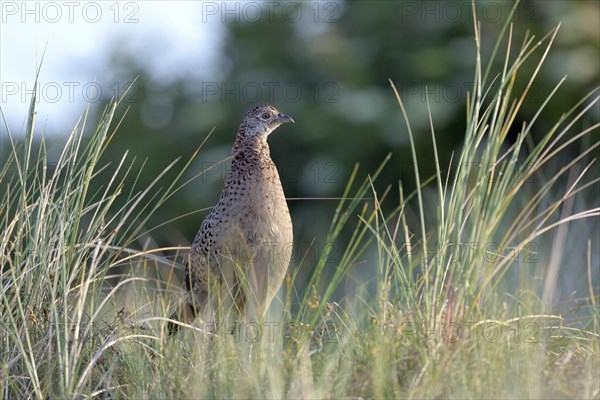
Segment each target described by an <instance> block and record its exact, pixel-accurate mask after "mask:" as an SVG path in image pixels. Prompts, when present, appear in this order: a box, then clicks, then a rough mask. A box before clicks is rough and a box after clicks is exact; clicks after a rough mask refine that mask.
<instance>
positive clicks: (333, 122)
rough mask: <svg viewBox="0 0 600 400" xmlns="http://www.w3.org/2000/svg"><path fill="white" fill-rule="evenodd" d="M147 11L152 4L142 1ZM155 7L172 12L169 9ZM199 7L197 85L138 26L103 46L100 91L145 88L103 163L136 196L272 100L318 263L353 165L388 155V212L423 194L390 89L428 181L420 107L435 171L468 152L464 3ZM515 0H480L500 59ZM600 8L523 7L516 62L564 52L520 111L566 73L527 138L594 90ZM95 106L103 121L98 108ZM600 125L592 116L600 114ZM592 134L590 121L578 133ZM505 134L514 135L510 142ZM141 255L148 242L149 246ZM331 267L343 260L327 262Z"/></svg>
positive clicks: (189, 234) (188, 207)
mask: <svg viewBox="0 0 600 400" xmlns="http://www.w3.org/2000/svg"><path fill="white" fill-rule="evenodd" d="M139 4H140V5H141V6H143V5H144V2H140V3H139ZM159 4H160V6H161V7H170V5H169V3H168V2H159ZM194 4H195V5H196V6H197V7H198V8H201V13H200V15H202V20H199V21H197V23H198V24H202V23H207V21H205V20H204V19H205V18H206V19H207V20H210V21H212V23H213V24H212V26H214V27H215V31H214V35H215V37H214V39H215V40H214V50H215V52H216V53H217V54H218V57H217V58H216V59H215V63H216V64H217V65H213V66H212V68H211V69H210V71H209V70H206V71H205V70H203V66H202V65H199V66H198V70H197V73H192V74H190V76H181V74H178V73H176V71H173V74H172V78H171V79H164V74H163V75H162V77H161V76H157V75H156V74H154V73H153V72H152V71H153V67H154V66H153V65H152V64H151V61H149V59H148V58H147V57H144V55H143V54H140V53H138V52H134V51H132V50H131V48H130V47H129V46H127V43H128V41H129V40H130V39H131V38H132V37H135V36H136V35H137V34H138V33H139V30H144V29H148V27H146V26H145V25H144V24H143V23H140V24H134V25H132V26H131V27H129V28H128V29H127V30H126V31H124V34H123V35H124V36H123V37H122V38H120V39H118V40H115V41H114V42H113V43H112V46H111V47H110V48H109V51H110V57H108V58H107V60H108V61H107V62H106V64H105V65H95V66H94V68H95V69H96V70H97V71H98V73H97V80H98V82H99V83H100V85H101V86H103V87H112V85H114V84H115V83H118V85H119V87H120V88H123V87H125V86H126V85H127V84H128V83H130V82H132V81H133V80H134V79H136V77H137V79H136V80H135V83H134V84H133V87H132V90H131V92H129V93H128V94H127V95H126V96H125V98H124V99H123V103H124V107H121V108H120V109H119V113H120V114H121V115H123V114H125V111H126V116H125V117H124V119H123V121H122V123H121V124H120V127H119V129H118V133H117V135H116V136H115V137H114V139H113V141H112V142H111V146H110V148H109V153H107V156H106V157H105V161H107V162H110V161H112V162H113V163H114V162H115V161H116V160H119V159H120V158H121V156H122V154H123V153H124V151H126V150H127V151H128V152H129V154H130V155H131V156H132V157H135V161H133V165H132V169H133V171H134V172H137V171H139V170H141V169H142V166H143V171H142V172H143V173H142V174H141V176H140V180H139V181H138V182H137V184H136V187H138V188H140V189H141V188H144V187H145V186H146V185H147V184H148V183H149V182H150V181H151V180H152V179H153V178H154V177H155V176H157V175H158V174H159V173H160V172H161V171H163V169H164V168H165V167H166V166H167V165H168V164H169V163H170V162H172V161H173V160H174V159H176V158H177V157H181V158H182V161H181V162H180V164H179V165H181V166H182V165H183V163H184V161H185V160H187V159H188V158H189V157H191V155H192V154H193V152H194V151H195V149H196V148H197V147H198V146H199V145H200V144H201V143H202V142H203V140H204V139H205V138H206V137H207V135H208V134H209V132H210V131H211V130H212V129H213V128H214V132H213V134H212V135H211V136H210V138H209V139H208V140H207V141H206V143H205V144H204V146H203V148H202V149H201V151H200V153H199V155H198V156H197V157H196V158H195V160H194V162H193V164H192V165H191V167H190V168H189V170H188V171H187V172H186V174H185V179H189V178H191V177H193V176H195V175H197V174H198V173H200V172H201V171H203V170H205V169H206V168H208V167H210V166H213V165H214V164H215V163H217V162H219V161H221V160H223V159H224V158H226V157H228V156H229V152H230V148H231V145H232V143H233V141H234V138H235V134H236V130H237V127H238V125H239V122H240V119H241V117H242V115H243V113H244V112H245V111H246V110H247V109H248V108H249V107H251V106H254V105H257V104H263V103H269V104H273V105H274V106H276V107H277V108H279V109H280V110H281V111H282V112H285V113H287V114H290V115H292V116H293V117H294V119H295V120H296V124H295V125H289V126H284V127H282V128H280V129H279V130H278V131H276V132H275V134H274V135H272V136H271V137H270V139H269V141H270V145H271V154H272V158H273V159H274V161H275V163H276V165H277V166H278V169H279V171H280V175H281V178H282V183H283V186H284V190H285V192H286V195H287V197H289V198H290V200H289V207H290V211H291V214H292V219H293V221H294V230H295V236H296V243H295V246H296V249H297V253H296V254H297V255H301V254H302V253H304V252H305V251H307V249H308V248H309V247H310V244H311V243H312V242H313V241H314V244H313V248H312V250H311V251H310V254H311V255H315V257H316V256H318V254H319V252H320V251H321V250H322V247H323V246H324V243H323V238H324V235H325V233H326V230H327V228H328V227H329V223H330V221H331V218H332V216H333V211H334V209H335V206H336V205H337V203H338V200H337V198H339V197H340V196H341V195H342V193H343V189H344V186H345V184H346V182H347V180H348V178H349V176H350V173H351V171H352V169H353V167H354V165H355V164H356V163H359V164H360V173H359V176H360V177H361V178H362V177H365V176H366V174H367V173H370V172H373V171H374V170H375V169H376V168H377V166H378V165H379V164H380V163H381V162H382V161H383V159H384V158H385V156H386V155H387V154H388V153H392V158H391V160H390V162H389V163H388V165H387V167H386V168H385V170H384V171H383V173H382V175H381V177H380V178H379V179H378V181H377V182H376V184H375V186H376V188H377V189H378V190H380V191H383V190H384V189H385V188H386V187H387V186H388V185H392V189H391V192H390V195H389V198H388V200H386V203H385V204H386V205H389V206H388V207H390V208H393V206H394V205H397V204H398V202H397V200H398V192H399V191H398V185H399V183H400V182H402V185H403V188H404V192H405V193H409V192H411V191H412V190H414V188H415V184H414V175H413V174H414V167H413V166H412V159H411V156H410V149H409V146H408V134H407V130H406V126H405V124H404V122H403V119H402V115H401V113H400V109H399V107H398V104H397V102H396V99H395V97H394V95H393V92H392V90H391V88H390V85H389V82H388V79H392V80H393V81H394V82H395V84H396V86H397V88H398V89H399V91H400V94H401V95H402V96H403V99H404V101H405V102H406V107H407V110H408V113H409V118H410V120H411V123H412V128H413V131H414V134H415V137H416V146H417V152H418V155H419V167H420V170H421V174H422V177H423V178H426V177H429V176H431V175H432V174H433V173H434V171H435V165H434V160H433V151H432V143H431V134H430V129H429V119H428V114H427V103H426V95H428V96H429V101H430V105H431V110H432V115H433V123H434V126H435V132H436V137H437V143H438V147H439V152H440V162H441V169H442V171H444V172H446V171H447V170H448V165H449V162H450V158H451V157H452V153H453V152H454V153H455V154H456V152H458V151H459V150H460V146H461V142H462V138H463V134H464V130H465V113H466V107H465V104H466V98H467V92H468V91H469V90H470V89H471V86H472V82H473V76H474V68H475V41H474V34H473V16H472V12H471V11H472V10H471V4H470V2H469V1H439V2H438V1H425V2H418V1H308V2H301V3H296V2H266V3H261V2H226V3H224V2H197V3H194ZM512 4H513V3H512V2H508V1H481V2H477V5H476V7H475V9H476V10H477V14H478V19H479V20H480V21H481V28H482V37H483V43H482V48H483V54H484V57H487V56H489V55H490V54H491V52H492V49H493V45H494V43H495V40H496V37H497V36H498V34H499V32H500V30H501V28H502V25H503V23H504V21H505V19H506V17H507V16H508V12H509V10H510V7H512ZM599 4H600V3H599V2H598V1H594V0H587V1H566V0H564V1H563V0H552V1H523V2H521V4H520V6H519V8H518V9H517V11H516V13H515V16H514V17H513V21H514V32H513V46H512V49H511V51H512V52H517V51H518V49H519V47H520V45H521V43H522V40H523V38H524V37H525V34H526V32H527V31H529V33H530V34H533V35H535V37H536V38H541V37H543V36H544V35H545V34H547V33H548V32H549V31H550V30H551V29H553V28H554V27H555V26H556V25H557V24H558V23H560V22H562V27H561V29H560V31H559V33H558V36H557V39H556V43H555V45H554V48H553V50H552V52H551V53H550V55H549V56H548V60H547V63H546V64H545V66H544V67H543V68H542V70H541V71H540V75H539V78H538V80H537V83H536V85H535V86H534V88H533V90H532V91H531V93H530V95H529V97H528V98H527V100H526V104H525V106H524V108H523V109H524V112H523V113H522V114H521V115H519V118H520V120H522V121H526V120H528V119H530V118H531V117H532V116H533V114H534V113H535V112H536V111H537V110H538V108H539V106H540V104H541V103H542V102H543V101H544V100H545V98H546V96H547V94H548V93H550V91H551V90H552V88H553V87H554V85H555V84H556V83H557V82H558V81H559V80H560V79H561V78H562V77H563V76H564V75H568V77H567V80H566V82H565V84H564V85H563V87H562V89H561V90H560V94H559V95H558V96H556V97H555V98H554V99H552V100H551V102H550V103H549V105H548V107H547V109H546V110H545V111H544V113H543V115H542V118H540V119H539V121H538V123H537V124H536V126H535V127H534V129H533V139H535V138H536V137H539V136H541V135H542V134H544V133H545V132H547V131H548V130H549V129H550V127H551V126H552V125H553V124H554V122H555V121H556V119H557V118H558V117H559V115H560V113H562V112H563V111H565V110H566V109H568V108H570V107H571V106H572V105H573V104H575V103H576V102H577V101H578V100H579V99H580V98H581V97H582V96H583V95H584V94H586V93H587V92H589V91H590V90H591V89H592V88H593V87H595V86H597V85H598V83H599V72H600V61H599V60H600V55H599V43H600V6H599ZM173 7H175V6H173ZM215 21H216V22H215ZM172 24H174V25H176V24H177V21H176V20H173V21H172ZM217 27H219V29H216V28H217ZM209 32H210V30H209ZM203 39H208V40H209V41H210V40H212V38H211V37H208V38H203ZM536 40H537V39H536ZM147 46H159V47H160V46H161V32H160V31H157V32H155V42H152V43H147ZM162 51H164V52H165V54H168V52H169V47H168V46H164V44H162ZM504 54H505V48H500V50H499V56H497V57H496V60H497V62H498V67H500V66H501V62H502V60H503V59H504ZM46 57H51V54H49V55H47V56H46ZM486 60H487V59H484V61H486ZM535 65H536V63H534V62H532V63H530V64H529V65H527V66H526V67H525V68H524V69H525V70H526V71H529V72H528V73H526V74H524V75H525V76H527V75H528V74H529V73H530V72H532V71H533V68H534V67H535ZM42 68H43V67H42ZM207 71H208V72H207ZM163 72H164V71H163ZM166 73H167V74H169V71H166ZM525 84H526V82H524V81H518V82H517V83H516V87H515V88H516V89H515V90H516V91H517V92H520V91H522V90H523V89H524V87H525ZM121 92H122V90H121ZM104 93H105V95H106V96H107V97H106V98H105V99H103V101H101V102H98V104H103V103H105V101H108V100H109V95H110V94H112V92H111V91H108V90H107V91H105V92H104ZM92 110H93V112H94V113H95V115H96V116H98V115H99V112H100V111H101V108H100V107H95V108H93V109H92ZM593 115H595V116H596V117H598V108H596V109H595V111H594V113H593ZM91 121H95V118H93V117H92V118H91ZM596 121H597V118H596ZM593 122H594V121H589V120H585V121H584V122H583V124H584V125H585V124H587V125H588V126H589V125H591V124H592V123H593ZM520 125H521V123H520V122H517V123H515V126H520ZM576 128H578V127H574V129H573V132H577V129H576ZM579 128H581V126H579ZM61 134H62V133H61ZM511 135H513V137H514V135H516V132H511ZM2 139H3V140H5V139H6V137H5V135H3V138H2ZM596 139H597V135H596ZM571 150H572V151H573V152H577V149H571ZM3 151H6V146H3ZM113 165H114V164H113ZM228 168H229V163H228V162H225V163H224V164H222V165H220V166H218V167H217V168H214V169H212V170H210V171H207V172H206V173H205V174H203V175H202V176H199V177H197V178H196V179H195V180H194V181H192V182H191V183H190V184H188V185H186V186H185V187H184V188H183V189H182V190H181V191H180V192H178V194H177V195H176V196H174V197H172V198H170V199H169V200H168V202H167V203H166V204H165V205H164V206H163V207H161V208H160V209H159V210H158V212H157V213H156V214H155V215H153V217H152V218H151V219H150V220H149V221H148V224H147V227H148V229H151V228H153V227H154V226H158V225H160V224H163V223H164V222H165V221H169V220H171V219H175V218H177V217H179V216H182V215H184V214H188V213H192V212H194V211H197V210H204V211H200V212H197V213H194V214H192V215H189V216H187V217H185V218H180V219H175V220H173V221H172V222H169V223H167V224H165V225H163V226H161V227H160V228H159V229H156V230H153V231H152V232H151V234H150V235H149V236H148V238H150V237H151V239H152V245H154V246H170V245H189V243H190V242H191V240H192V239H193V237H194V235H195V233H196V230H197V229H198V227H199V225H200V223H201V221H202V219H203V217H204V216H205V215H206V213H207V212H208V210H209V208H210V207H211V206H212V205H214V204H215V203H216V201H217V199H218V196H219V193H220V191H221V189H222V182H223V180H224V178H225V175H226V173H227V171H228ZM177 170H178V167H175V169H174V171H173V172H169V174H167V179H166V181H165V183H163V185H166V184H168V182H169V179H172V177H174V176H175V173H176V171H177ZM109 171H110V169H109ZM108 175H109V174H101V175H100V176H99V178H98V183H99V184H102V180H103V179H108ZM128 184H129V185H133V182H132V181H129V182H128ZM593 200H594V201H597V199H593ZM434 213H435V212H434V211H433V209H432V214H434ZM407 215H408V218H409V225H411V226H418V224H417V220H416V219H414V220H412V221H411V218H415V217H414V215H415V214H414V213H412V212H411V210H408V213H407ZM434 216H435V215H432V217H434ZM357 221H358V220H357V219H356V220H355V222H357ZM147 245H148V244H147V243H145V242H144V240H141V241H140V247H144V246H147ZM335 256H336V252H335V251H334V254H333V255H332V258H333V261H335ZM297 260H299V257H297ZM297 260H296V261H297ZM315 261H316V260H315ZM306 262H307V264H308V265H311V264H312V262H311V261H310V260H306ZM308 268H310V267H308Z"/></svg>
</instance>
